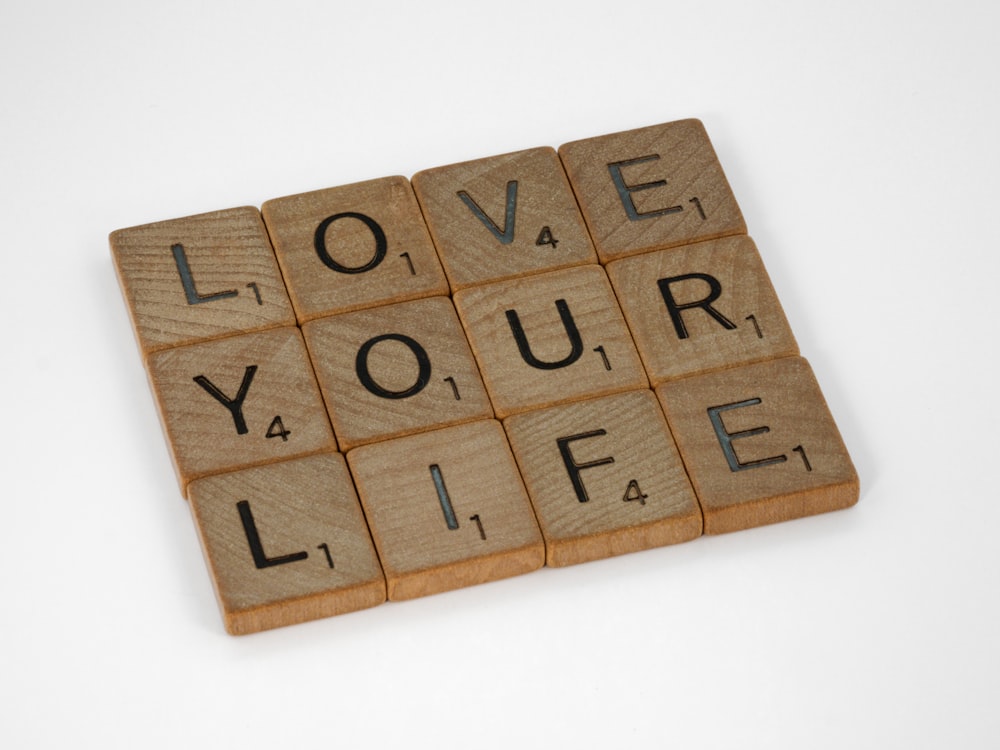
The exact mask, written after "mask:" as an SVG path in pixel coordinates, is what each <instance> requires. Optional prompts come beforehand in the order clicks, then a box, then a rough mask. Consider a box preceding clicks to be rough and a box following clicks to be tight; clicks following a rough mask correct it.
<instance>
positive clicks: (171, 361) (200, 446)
mask: <svg viewBox="0 0 1000 750" xmlns="http://www.w3.org/2000/svg"><path fill="white" fill-rule="evenodd" d="M148 371H149V378H150V382H151V384H152V387H153V393H154V394H155V396H156V403H157V407H158V408H159V411H160V420H161V422H162V423H163V428H164V431H165V432H166V434H167V442H168V443H169V445H170V450H171V453H172V455H173V459H174V466H175V468H176V469H177V476H178V479H179V480H180V484H181V491H182V492H185V494H186V487H187V484H188V483H189V482H190V481H191V480H193V479H197V478H198V477H202V476H205V475H208V474H216V473H219V472H223V471H232V470H234V469H240V468H244V467H248V466H254V465H257V464H265V463H270V462H273V461H283V460H285V459H288V458H295V457H298V456H304V455H309V454H311V453H318V452H320V451H329V450H336V449H337V444H336V443H335V442H334V438H333V431H332V430H331V428H330V420H329V418H328V417H327V415H326V410H325V409H324V408H323V399H322V397H321V396H320V392H319V387H318V386H317V385H316V378H315V376H314V375H313V370H312V365H311V364H310V363H309V357H308V355H307V354H306V348H305V343H304V342H303V341H302V334H301V333H299V330H298V329H297V328H278V329H275V330H273V331H264V332H263V333H252V334H247V335H244V336H232V337H230V338H227V339H221V340H219V341H208V342H205V343H202V344H192V345H191V346H184V347H180V348H177V349H168V350H166V351H162V352H157V353H156V354H154V355H152V356H151V357H150V358H149V362H148Z"/></svg>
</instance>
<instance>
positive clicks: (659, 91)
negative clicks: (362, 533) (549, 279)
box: [0, 0, 1000, 750]
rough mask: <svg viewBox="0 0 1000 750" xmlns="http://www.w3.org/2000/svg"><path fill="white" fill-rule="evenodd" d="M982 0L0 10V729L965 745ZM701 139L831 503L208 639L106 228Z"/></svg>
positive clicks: (984, 726)
mask: <svg viewBox="0 0 1000 750" xmlns="http://www.w3.org/2000/svg"><path fill="white" fill-rule="evenodd" d="M998 7H1000V6H997V5H996V4H994V3H988V2H985V1H984V2H955V1H953V2H949V3H944V2H938V3H932V2H881V3H878V2H864V3H862V2H841V3H824V4H822V5H819V4H817V5H811V4H807V3H796V2H767V3H739V2H732V3H705V2H684V3H665V2H649V3H641V2H634V3H621V2H604V3H591V2H580V1H577V2H565V3H547V2H541V1H539V0H535V1H534V2H505V3H497V4H490V5H481V6H477V5H475V4H472V3H454V4H449V3H439V2H438V3H436V2H424V3H402V2H400V3H379V2H365V3H352V4H349V5H348V4H344V5H343V6H341V5H339V4H335V3H327V2H319V1H318V0H317V1H316V2H282V3H265V2H247V1H246V0H244V1H243V2H226V3H207V2H186V1H185V2H170V3H165V2H164V3H155V4H154V3H139V2H124V1H123V2H91V3H70V2H66V3H53V2H33V3H26V2H23V3H17V4H16V5H15V3H13V2H4V3H2V5H0V136H2V138H0V205H2V212H3V227H4V232H3V255H2V258H3V260H2V270H3V276H2V279H3V287H2V288H3V292H2V294H0V306H2V307H0V310H2V313H3V320H4V327H3V349H2V351H3V359H2V367H0V384H2V386H3V391H2V392H3V394H4V395H3V401H2V404H3V408H2V416H3V424H4V426H3V429H2V430H0V441H2V442H0V445H2V452H0V455H2V461H3V467H4V471H3V476H4V478H5V482H4V487H3V501H2V502H3V505H2V507H3V513H2V516H0V591H2V592H3V599H2V610H0V612H2V616H0V746H3V747H5V748H7V747H9V748H48V747H57V746H65V747H99V748H118V747H122V748H125V747H128V748H135V747H156V748H159V747H189V746H197V747H240V748H257V747H261V748H265V747H266V748H277V747H360V746H373V747H392V748H400V747H410V746H412V745H415V744H424V743H425V742H433V743H434V744H435V746H436V747H438V748H473V747H474V748H482V747H496V748H512V747H542V746H548V747H566V748H591V747H593V748H610V747H613V748H625V747H666V746H671V747H674V746H676V747H684V748H727V749H728V748H769V749H770V750H778V749H781V748H795V749H796V750H799V749H800V748H848V747H849V748H879V749H883V748H894V747H899V748H908V749H912V748H938V747H945V746H947V747H961V748H972V747H984V748H985V747H996V743H997V742H998V741H1000V711H997V710H996V706H995V704H996V703H997V700H998V699H1000V658H998V657H1000V646H998V637H997V631H998V626H1000V616H998V573H1000V544H998V543H997V531H998V522H1000V510H998V504H1000V493H998V491H997V488H996V480H995V476H996V473H995V472H996V467H997V456H998V449H997V447H996V437H995V436H996V431H997V421H998V417H1000V409H998V406H997V395H996V393H997V381H998V369H997V366H996V363H995V357H994V356H992V355H994V354H995V352H996V349H997V328H996V325H997V321H998V319H1000V309H998V307H1000V306H998V303H997V293H996V289H997V278H998V273H1000V262H998V260H997V258H998V251H1000V247H998V241H997V240H998V237H997V226H998V224H997V219H996V213H997V201H998V199H1000V184H998V175H1000V146H998V143H1000V128H998V115H1000V106H998V93H997V74H998V71H1000V46H998V45H997V43H996V30H997V28H998V22H1000V13H998V11H997V8H998ZM684 117H700V118H701V119H702V120H703V121H704V122H705V124H706V127H707V128H708V131H709V134H710V136H711V137H712V139H713V141H714V144H715V146H716V149H717V151H718V153H719V156H720V159H721V161H722V164H723V167H724V168H725V170H726V172H727V175H728V177H729V179H730V182H731V183H732V186H733V189H734V191H735V193H736V196H737V199H738V200H739V201H740V204H741V206H742V208H743V211H744V214H745V216H746V218H747V222H748V225H749V227H750V233H751V234H752V235H753V237H754V238H755V239H756V241H757V243H758V246H759V247H760V250H761V254H762V255H763V257H764V261H765V263H766V264H767V267H768V269H769V271H770V273H771V275H772V278H773V281H774V283H775V286H776V288H777V291H778V295H779V297H780V298H781V300H782V302H783V304H784V306H785V310H786V312H787V314H788V317H789V319H790V321H791V324H792V327H793V329H794V330H795V332H796V335H797V337H798V340H799V342H800V345H801V348H802V351H803V353H804V354H805V356H807V357H808V358H809V359H810V361H811V362H812V364H813V367H814V368H815V370H816V373H817V376H818V378H819V381H820V384H821V385H822V387H823V389H824V392H825V394H826V396H827V399H828V401H829V403H830V406H831V409H832V411H833V413H834V416H835V418H836V419H837V422H838V424H839V426H840V428H841V431H842V433H843V435H844V438H845V441H846V442H847V445H848V447H849V449H850V450H851V453H852V456H853V458H854V460H855V463H856V465H857V468H858V471H859V473H860V475H861V479H862V496H861V501H860V503H859V504H858V505H857V506H856V507H855V508H853V509H851V510H849V511H845V512H841V513H835V514H829V515H825V516H820V517H816V518H811V519H807V520H802V521H796V522H793V523H786V524H782V525H778V526H774V527H770V528H764V529H758V530H753V531H747V532H741V533H737V534H731V535H727V536H723V537H715V538H703V539H700V540H697V541H695V542H691V543H689V544H685V545H680V546H677V547H672V548H665V549H661V550H655V551H651V552H646V553H642V554H637V555H630V556H625V557H621V558H617V559H614V560H609V561H606V562H597V563H591V564H587V565H582V566H577V567H575V568H570V569H563V570H542V571H540V572H537V573H533V574H531V575H527V576H522V577H520V578H516V579H513V580H508V581H505V582H501V583H496V584H490V585H486V586H480V587H476V588H472V589H466V590H462V591H458V592H454V593H450V594H445V595H440V596H435V597H429V598H426V599H423V600H418V601H414V602H410V603H403V604H387V605H383V606H381V607H378V608H376V609H373V610H369V611H367V612H363V613H358V614H352V615H347V616H344V617H339V618H332V619H328V620H323V621H319V622H315V623H311V624H308V625H303V626H297V627H292V628H285V629H281V630H277V631H273V632H270V633H267V634H261V635H256V636H251V637H246V638H232V637H229V636H227V635H225V634H224V632H223V629H222V624H221V619H220V617H219V614H218V611H217V608H216V603H215V600H214V597H213V593H212V590H211V585H210V582H209V578H208V575H207V572H206V570H205V567H204V564H203V562H202V558H201V553H200V550H199V547H198V544H197V540H196V538H195V533H194V529H193V526H192V523H191V521H190V518H189V517H188V513H187V508H186V505H185V503H184V501H183V500H182V499H181V497H180V495H179V493H178V490H177V487H176V484H175V480H174V476H173V472H172V469H171V466H170V461H169V458H168V453H167V449H166V445H165V443H164V440H163V438H162V436H161V433H160V428H159V425H158V422H157V417H156V413H155V409H154V406H153V401H152V398H151V396H150V393H149V391H148V389H147V386H146V382H145V377H144V374H143V370H142V368H141V365H140V360H139V356H138V352H137V350H136V347H135V345H134V343H133V340H132V334H131V330H130V328H129V324H128V320H127V316H126V313H125V307H124V304H123V302H122V299H121V296H120V294H119V291H118V288H117V283H116V280H115V278H114V273H113V270H112V265H111V260H110V255H109V251H108V248H107V234H108V232H109V231H111V230H112V229H116V228H119V227H124V226H133V225H136V224H142V223H146V222H149V221H155V220H159V219H167V218H174V217H179V216H185V215H189V214H193V213H199V212H204V211H209V210H214V209H217V208H228V207H231V206H237V205H244V204H253V205H258V206H259V205H260V204H261V203H262V202H263V201H265V200H267V199H269V198H273V197H278V196H282V195H287V194H291V193H296V192H302V191H305V190H311V189H317V188H323V187H330V186H334V185H340V184H346V183H349V182H354V181H358V180H362V179H368V178H374V177H381V176H384V175H389V174H405V175H411V174H413V173H414V172H416V171H418V170H419V169H423V168H426V167H432V166H438V165H441V164H447V163H451V162H455V161H459V160H464V159H470V158H475V157H480V156H488V155H491V154H498V153H503V152H506V151H512V150H516V149H521V148H527V147H531V146H536V145H552V146H558V145H559V144H560V143H563V142H566V141H569V140H574V139H577V138H583V137H588V136H592V135H600V134H603V133H607V132H612V131H617V130H623V129H628V128H633V127H639V126H643V125H649V124H654V123H658V122H665V121H669V120H675V119H680V118H684Z"/></svg>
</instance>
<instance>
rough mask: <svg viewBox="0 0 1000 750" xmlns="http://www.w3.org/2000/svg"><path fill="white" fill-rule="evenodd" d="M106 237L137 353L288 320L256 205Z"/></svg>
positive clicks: (289, 313) (288, 305)
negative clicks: (126, 307)
mask: <svg viewBox="0 0 1000 750" xmlns="http://www.w3.org/2000/svg"><path fill="white" fill-rule="evenodd" d="M110 243H111V253H112V256H113V258H114V262H115V270H116V271H117V273H118V281H119V283H120V284H121V288H122V292H123V294H124V295H125V300H126V303H127V304H128V310H129V315H130V316H131V318H132V327H133V328H134V330H135V335H136V339H137V340H138V342H139V348H140V350H141V351H142V354H143V357H146V356H147V355H149V354H150V353H151V352H155V351H159V350H161V349H167V348H170V347H174V346H184V345H187V344H192V343H195V342H198V341H205V340H207V339H214V338H221V337H223V336H230V335H232V334H235V333H248V332H252V331H262V330H266V329H269V328H276V327H279V326H288V325H294V324H295V316H294V314H293V313H292V306H291V303H290V302H289V301H288V295H287V294H286V292H285V283H284V281H282V278H281V272H280V271H279V270H278V264H277V262H276V261H275V259H274V253H273V252H272V251H271V244H270V241H269V240H268V238H267V232H266V231H265V229H264V224H263V222H262V221H261V218H260V214H259V213H258V211H257V209H256V208H249V207H248V208H233V209H229V210H226V211H215V212H213V213H208V214H200V215H198V216H189V217H187V218H184V219H172V220H170V221H161V222H157V223H155V224H146V225H144V226H139V227H132V228H131V229H119V230H117V231H115V232H112V233H111V237H110Z"/></svg>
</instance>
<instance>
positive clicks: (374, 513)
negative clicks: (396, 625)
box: [347, 420, 545, 600]
mask: <svg viewBox="0 0 1000 750" xmlns="http://www.w3.org/2000/svg"><path fill="white" fill-rule="evenodd" d="M347 461H348V464H349V465H350V468H351V473H352V475H353V476H354V481H355V483H356V485H357V488H358V495H359V496H360V498H361V503H362V505H363V507H364V510H365V516H366V517H367V519H368V524H369V527H370V528H371V531H372V538H373V539H374V540H375V547H376V549H377V550H378V554H379V559H380V560H381V561H382V568H383V570H384V571H385V577H386V584H387V587H388V596H389V599H390V600H401V599H412V598H415V597H419V596H426V595H429V594H435V593H439V592H442V591H448V590H451V589H456V588H461V587H464V586H471V585H474V584H479V583H485V582H487V581H494V580H498V579H501V578H508V577H510V576H515V575H520V574H522V573H528V572H530V571H533V570H537V569H538V568H540V567H542V565H543V564H544V562H545V545H544V543H543V541H542V536H541V533H540V532H539V530H538V525H537V524H536V522H535V516H534V513H533V512H532V509H531V503H530V502H529V500H528V495H527V493H526V492H525V489H524V484H523V483H522V482H521V475H520V474H519V473H518V470H517V465H516V464H515V462H514V457H513V456H512V455H511V452H510V447H509V445H508V444H507V439H506V437H505V436H504V432H503V427H502V426H501V425H500V423H499V422H497V421H494V420H484V421H481V422H473V423H470V424H465V425H459V426H456V427H447V428H445V429H443V430H435V431H434V432H427V433H422V434H419V435H411V436H409V437H404V438H398V439H396V440H389V441H386V442H382V443H376V444H373V445H366V446H363V447H361V448H356V449H354V450H353V451H351V452H350V453H348V454H347ZM442 495H444V497H445V498H446V499H444V500H443V499H442ZM449 509H450V510H449Z"/></svg>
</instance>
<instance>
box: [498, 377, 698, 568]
mask: <svg viewBox="0 0 1000 750" xmlns="http://www.w3.org/2000/svg"><path fill="white" fill-rule="evenodd" d="M504 429H505V430H506V431H507V436H508V438H509V440H510V444H511V448H512V449H513V452H514V457H515V458H516V459H517V463H518V466H519V467H520V468H521V475H522V477H523V478H524V483H525V486H526V487H527V489H528V495H529V496H530V498H531V502H532V505H533V506H534V508H535V516H536V518H537V519H538V525H539V527H540V528H541V531H542V536H543V537H544V538H545V562H546V564H547V565H551V566H555V567H557V566H562V565H574V564H576V563H581V562H587V561H589V560H597V559H600V558H604V557H611V556H612V555H621V554H625V553H627V552H637V551H639V550H644V549H650V548H652V547H661V546H664V545H667V544H676V543H678V542H686V541H690V540H691V539H695V538H696V537H698V536H700V535H701V509H700V508H699V506H698V501H697V499H696V498H695V494H694V490H692V489H691V483H690V482H689V481H688V477H687V473H686V472H685V471H684V465H683V464H682V463H681V459H680V455H679V454H678V453H677V448H676V446H675V445H674V440H673V437H672V436H671V434H670V430H669V429H668V428H667V423H666V420H665V419H664V418H663V413H662V412H661V411H660V407H659V404H658V403H657V401H656V397H655V396H654V395H653V393H652V391H649V390H645V389H643V390H639V391H629V392H628V393H620V394H616V395H613V396H605V397H603V398H599V399H593V400H588V401H578V402H575V403H572V404H567V405H565V406H556V407H553V408H550V409H542V410H539V411H533V412H528V413H526V414H518V415H515V416H513V417H509V418H508V419H506V420H504Z"/></svg>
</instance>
